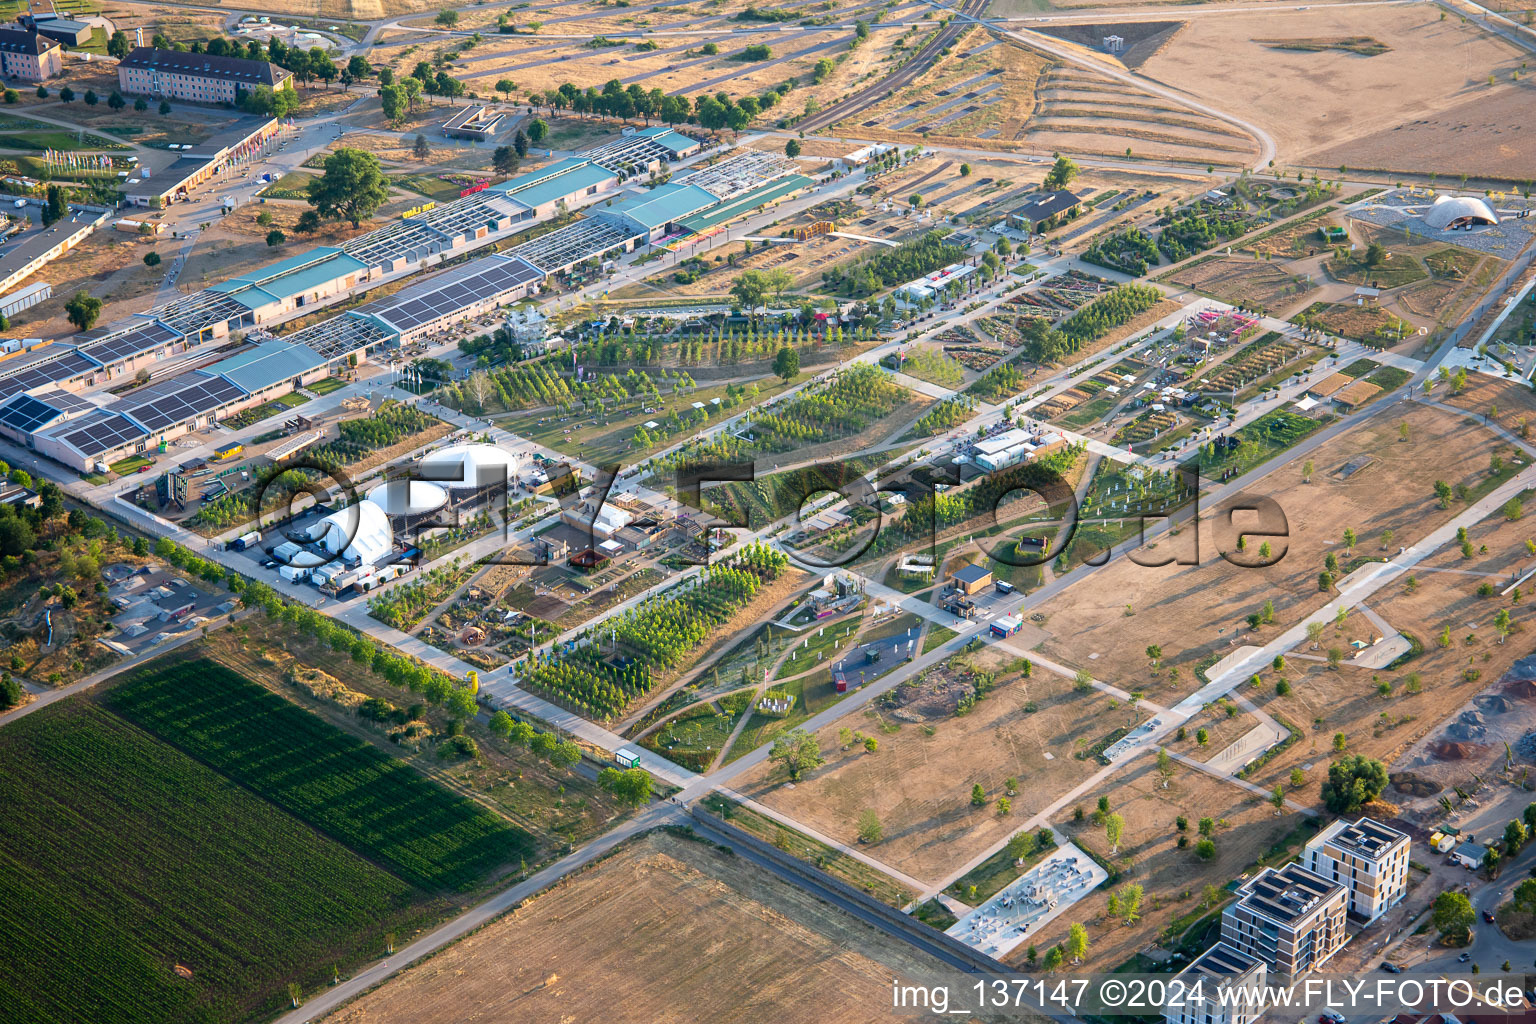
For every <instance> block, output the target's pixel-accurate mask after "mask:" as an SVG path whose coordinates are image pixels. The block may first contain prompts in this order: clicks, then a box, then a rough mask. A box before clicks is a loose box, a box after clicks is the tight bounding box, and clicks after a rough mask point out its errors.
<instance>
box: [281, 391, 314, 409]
mask: <svg viewBox="0 0 1536 1024" xmlns="http://www.w3.org/2000/svg"><path fill="white" fill-rule="evenodd" d="M308 401H309V396H308V395H301V394H299V393H298V392H297V391H290V392H288V394H286V395H284V396H283V397H282V398H279V399H276V400H275V402H276V404H277V405H280V406H282V407H283V408H284V409H297V408H298V407H299V406H301V405H303V404H304V403H305V402H308Z"/></svg>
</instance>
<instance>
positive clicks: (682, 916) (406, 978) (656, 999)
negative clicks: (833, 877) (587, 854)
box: [325, 832, 937, 1024]
mask: <svg viewBox="0 0 1536 1024" xmlns="http://www.w3.org/2000/svg"><path fill="white" fill-rule="evenodd" d="M936 966H937V965H936V964H933V963H931V962H929V961H926V960H924V959H921V958H919V957H918V956H916V955H915V954H913V953H912V952H910V947H908V946H906V945H904V944H901V943H897V942H894V941H892V940H890V939H889V938H888V937H886V936H884V935H882V934H881V933H879V932H876V931H875V930H874V929H872V928H870V927H868V926H867V925H864V924H862V923H860V922H858V921H856V920H854V919H853V918H851V917H849V916H847V915H846V914H844V913H843V912H842V911H840V910H837V909H836V908H833V907H831V906H830V905H828V904H826V903H823V902H822V901H820V900H819V899H817V898H816V897H814V896H811V895H808V894H807V893H805V892H803V891H801V890H800V889H797V888H794V887H792V886H789V885H786V884H785V883H783V882H781V881H779V880H778V879H777V878H775V877H774V876H772V875H769V874H767V873H766V872H764V871H761V870H760V869H758V868H756V867H753V866H752V865H750V864H748V863H746V862H744V861H743V860H742V859H741V858H739V857H730V856H726V855H724V854H722V853H720V852H719V851H717V850H716V849H715V848H714V847H713V846H712V845H709V844H706V843H702V842H698V841H695V840H690V839H686V838H682V837H680V836H674V835H671V834H668V833H665V832H652V833H650V834H648V835H646V836H644V837H642V838H640V839H637V840H634V841H632V842H631V843H629V844H627V845H625V846H623V847H621V848H620V849H619V850H618V851H617V852H616V853H614V854H612V855H610V856H609V857H608V858H607V859H606V860H603V861H601V862H599V863H598V864H596V865H594V866H593V867H590V868H588V869H587V870H586V871H584V872H582V873H580V874H577V875H574V876H572V877H570V878H568V879H566V880H564V881H562V882H561V883H559V884H558V885H557V886H555V887H554V888H553V889H551V890H550V891H548V892H545V893H543V894H541V895H539V896H537V897H535V898H534V899H532V900H530V901H529V902H528V903H526V904H524V905H523V907H521V908H520V909H518V910H515V911H513V912H511V913H510V914H508V915H507V916H505V917H503V918H501V919H499V920H497V921H496V922H494V923H492V924H490V925H488V926H486V927H485V928H482V929H480V930H479V931H477V932H475V933H474V934H473V935H471V936H469V937H468V938H466V939H464V940H463V941H461V942H459V943H458V944H456V945H454V946H451V947H449V948H448V949H446V950H444V951H443V952H441V953H439V954H437V955H436V956H434V957H432V958H431V959H429V960H426V961H424V962H423V963H420V964H418V965H416V966H414V967H412V968H410V969H408V970H407V971H405V972H404V973H402V974H401V975H400V976H399V977H397V978H395V979H394V980H392V981H390V982H388V983H386V984H385V985H383V986H381V987H380V988H377V989H375V990H374V991H372V992H370V993H368V994H367V995H365V996H363V997H362V998H361V999H359V1000H357V1001H356V1002H354V1003H352V1004H351V1005H350V1006H347V1007H345V1008H343V1009H341V1010H338V1011H336V1012H335V1013H333V1014H331V1015H330V1016H329V1017H327V1018H325V1019H326V1020H327V1021H328V1022H329V1024H392V1022H400V1024H407V1022H409V1024H450V1022H451V1024H458V1022H460V1021H465V1020H508V1019H514V1018H515V1019H527V1020H547V1021H570V1022H576V1021H594V1020H605V1021H613V1022H615V1024H626V1022H631V1021H632V1022H635V1024H656V1022H658V1021H678V1022H681V1021H700V1020H742V1021H753V1020H767V1019H770V1018H771V1019H773V1020H776V1021H784V1022H786V1024H796V1022H802V1021H803V1022H806V1024H810V1022H813V1021H814V1022H817V1024H822V1022H832V1024H859V1022H866V1021H867V1022H871V1024H873V1022H876V1021H886V1020H889V1019H891V1011H890V1009H889V1005H890V986H891V979H892V978H893V977H911V976H913V975H916V974H918V973H920V972H924V971H931V970H934V969H935V968H936Z"/></svg>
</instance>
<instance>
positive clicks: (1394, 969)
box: [1381, 963, 1403, 974]
mask: <svg viewBox="0 0 1536 1024" xmlns="http://www.w3.org/2000/svg"><path fill="white" fill-rule="evenodd" d="M1381 969H1382V970H1384V971H1386V972H1387V973H1388V974H1402V973H1403V969H1402V968H1401V967H1399V966H1397V964H1390V963H1383V964H1382V965H1381Z"/></svg>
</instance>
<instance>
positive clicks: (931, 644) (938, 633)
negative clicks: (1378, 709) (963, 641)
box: [923, 626, 960, 654]
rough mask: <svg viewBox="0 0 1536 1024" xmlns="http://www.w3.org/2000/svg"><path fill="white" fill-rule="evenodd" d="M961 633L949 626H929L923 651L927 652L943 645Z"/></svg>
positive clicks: (924, 638) (924, 639)
mask: <svg viewBox="0 0 1536 1024" xmlns="http://www.w3.org/2000/svg"><path fill="white" fill-rule="evenodd" d="M959 635H960V634H959V633H956V632H955V631H954V630H952V629H950V628H949V627H948V626H929V627H928V635H927V636H925V637H923V653H924V654H927V653H928V652H929V651H931V650H933V649H934V648H935V647H941V646H943V645H944V644H947V643H949V642H950V641H951V640H953V639H954V638H955V637H957V636H959Z"/></svg>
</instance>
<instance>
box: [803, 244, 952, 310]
mask: <svg viewBox="0 0 1536 1024" xmlns="http://www.w3.org/2000/svg"><path fill="white" fill-rule="evenodd" d="M946 234H947V232H946V231H943V230H934V231H930V232H928V233H927V234H925V235H923V236H922V237H920V238H914V239H911V240H910V241H906V242H902V243H901V244H900V245H898V246H896V247H895V248H894V249H891V248H882V249H878V250H876V251H875V252H873V253H871V254H870V255H869V256H868V257H866V258H865V259H863V260H860V261H859V262H858V263H856V264H855V265H854V266H853V267H852V268H849V269H843V268H840V267H833V268H831V269H829V270H825V271H823V272H822V275H821V279H822V283H823V284H825V285H826V286H827V287H828V288H830V289H832V290H833V291H836V292H839V293H842V294H846V295H852V296H855V297H858V298H864V297H866V296H869V295H873V294H875V293H876V292H879V291H883V290H884V289H886V288H890V287H893V286H895V285H898V284H904V283H905V282H907V281H914V280H916V279H917V278H919V277H922V276H923V275H925V274H930V273H932V272H933V271H935V270H938V269H939V268H940V267H945V266H948V265H949V264H951V263H959V262H960V261H962V260H964V259H965V257H966V250H965V247H964V246H960V245H950V244H948V243H946V242H945V241H944V238H945V236H946Z"/></svg>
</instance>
